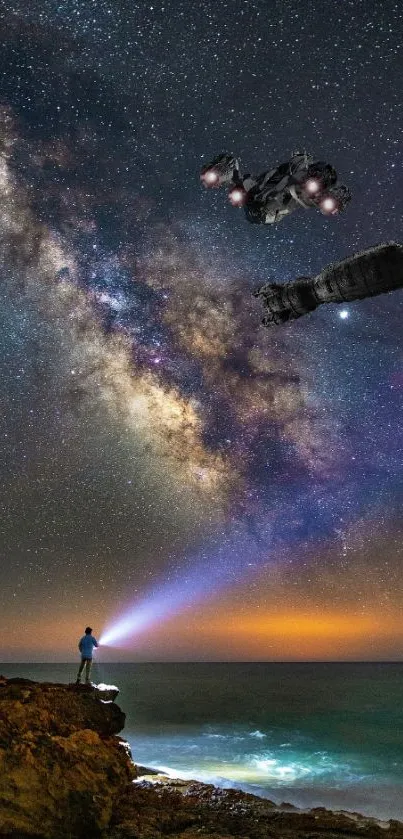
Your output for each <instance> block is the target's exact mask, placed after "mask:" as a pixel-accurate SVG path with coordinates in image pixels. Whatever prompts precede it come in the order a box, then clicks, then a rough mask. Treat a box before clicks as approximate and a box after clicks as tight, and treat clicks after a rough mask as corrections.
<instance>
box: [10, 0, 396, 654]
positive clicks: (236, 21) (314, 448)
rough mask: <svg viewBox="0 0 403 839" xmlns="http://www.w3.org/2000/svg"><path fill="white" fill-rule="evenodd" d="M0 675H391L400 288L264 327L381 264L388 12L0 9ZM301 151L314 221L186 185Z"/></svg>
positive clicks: (392, 132)
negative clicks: (334, 175) (326, 177)
mask: <svg viewBox="0 0 403 839" xmlns="http://www.w3.org/2000/svg"><path fill="white" fill-rule="evenodd" d="M0 31H1V42H2V48H1V51H0V193H1V203H0V251H1V262H0V275H1V289H2V292H1V293H2V299H1V306H0V319H1V325H0V400H1V420H0V423H1V425H0V441H1V442H0V467H1V478H0V501H1V532H0V548H1V572H0V598H1V607H0V625H1V636H0V637H1V648H0V660H3V661H6V660H20V661H35V660H53V661H54V660H56V661H63V660H68V659H72V658H75V656H76V643H77V638H78V637H79V636H80V635H81V634H82V631H83V628H84V627H85V626H86V625H87V624H88V623H90V625H92V626H93V628H94V632H95V633H96V634H97V635H101V634H102V633H103V632H104V631H105V630H110V629H111V627H112V626H113V625H114V623H115V622H116V620H120V619H121V618H122V617H123V618H125V616H126V615H127V610H128V609H129V611H130V609H133V606H135V611H134V612H133V616H134V618H135V616H136V614H137V615H141V616H142V619H143V618H144V620H143V623H141V621H140V624H141V626H138V627H137V630H135V627H134V628H133V631H132V634H128V635H127V636H126V637H125V638H124V639H122V641H121V642H120V643H121V644H122V645H124V646H123V649H122V648H120V646H119V647H116V648H115V647H113V648H112V647H111V648H108V649H103V650H100V651H99V658H100V659H103V660H104V661H107V660H112V659H114V660H124V659H127V660H182V659H184V660H186V659H189V660H199V659H202V660H209V659H211V660H217V659H218V660H222V659H234V660H244V659H252V660H266V659H268V660H271V659H273V660H297V659H320V660H322V659H352V660H357V659H401V658H402V657H403V624H402V620H401V613H402V607H403V566H402V530H403V525H402V500H403V471H402V465H403V436H402V430H403V427H402V395H403V341H402V326H401V323H402V315H403V292H397V293H394V294H390V295H385V296H382V297H377V298H375V299H372V300H365V301H361V302H357V303H354V304H349V305H348V306H347V307H345V308H346V311H347V316H346V317H345V318H341V317H340V312H341V308H340V307H337V306H327V307H326V306H324V307H322V308H321V309H319V310H317V311H316V312H315V313H313V314H312V315H310V316H307V317H305V318H302V319H301V320H299V321H297V322H296V323H292V324H290V325H287V326H284V327H277V328H272V329H271V330H268V329H265V328H264V327H263V326H261V323H260V321H261V317H262V315H263V312H262V311H261V309H260V304H259V302H258V301H257V300H255V299H254V298H253V296H252V294H251V292H252V291H253V289H254V288H256V287H257V286H259V285H261V284H262V283H264V282H267V281H269V280H277V281H280V282H283V281H287V280H290V279H293V278H294V277H297V276H301V275H305V276H307V275H314V274H316V273H318V272H319V271H320V270H321V268H323V267H324V266H325V265H327V264H328V263H329V262H332V261H334V260H338V259H341V258H343V257H344V256H347V255H349V254H352V253H354V252H355V251H357V250H361V249H363V248H366V247H369V246H372V245H376V244H378V243H380V242H386V241H397V242H402V241H403V235H402V217H403V178H402V164H403V153H402V142H403V107H402V90H403V54H402V53H403V50H402V43H403V7H402V4H401V2H398V0H383V2H381V3H379V2H375V0H343V2H341V0H339V2H335V0H314V2H312V3H303V2H301V1H300V0H289V1H288V0H284V2H281V0H254V2H251V1H249V0H244V1H243V0H227V2H225V1H224V2H215V0H205V1H204V2H203V0H202V2H201V3H196V2H194V0H166V2H160V0H155V2H154V3H152V2H151V3H150V4H149V3H148V2H144V3H138V4H137V3H135V2H132V0H110V2H106V0H93V2H91V0H40V2H39V0H31V2H30V3H27V2H26V0H19V2H18V1H17V0H16V2H11V1H10V2H7V0H6V2H5V3H4V2H3V3H2V5H1V7H0ZM297 149H298V150H300V149H302V150H303V149H306V150H307V151H308V152H309V153H311V154H313V155H314V156H316V157H317V158H319V159H323V160H328V161H329V162H330V163H332V164H333V165H334V166H335V167H336V169H337V171H338V173H339V177H340V179H341V181H342V182H345V183H346V184H347V185H348V186H349V187H350V188H351V190H352V193H353V199H352V202H351V204H350V205H349V207H348V209H347V210H346V212H345V213H344V214H343V215H341V216H340V217H339V218H333V217H332V218H328V217H325V216H323V215H322V214H320V213H319V212H317V211H314V210H313V211H311V212H306V213H305V212H303V211H302V210H301V211H300V212H296V213H294V214H293V215H292V216H291V217H290V218H286V219H284V220H283V221H282V222H281V224H279V225H278V226H276V227H267V228H264V227H263V226H258V225H248V222H247V221H246V219H245V217H244V215H243V212H242V210H239V209H234V208H232V207H231V206H230V204H229V203H228V201H227V199H226V195H225V192H220V191H217V192H214V191H213V192H210V191H207V190H203V188H202V187H201V185H200V181H199V170H200V167H201V166H202V165H203V164H204V163H206V162H208V161H209V160H210V159H212V158H213V157H215V156H216V155H217V154H219V153H221V152H223V151H232V152H234V153H235V154H236V155H237V156H239V157H240V158H241V161H242V163H243V166H244V170H246V171H252V172H255V173H259V172H261V171H264V169H269V168H272V167H273V166H275V165H276V164H277V163H281V162H283V161H284V160H287V158H288V156H289V155H290V154H291V153H292V152H293V151H295V150H297Z"/></svg>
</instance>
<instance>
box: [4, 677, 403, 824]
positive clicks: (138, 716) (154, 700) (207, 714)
mask: <svg viewBox="0 0 403 839" xmlns="http://www.w3.org/2000/svg"><path fill="white" fill-rule="evenodd" d="M0 672H2V673H4V675H6V676H11V675H22V676H26V677H28V678H33V679H38V680H40V681H41V680H50V681H62V682H68V681H72V680H73V679H74V677H75V672H76V667H75V665H74V664H73V665H68V664H60V665H44V664H32V665H28V664H15V665H10V664H4V665H0ZM93 678H94V681H104V682H107V683H113V684H116V685H118V687H119V688H120V697H119V704H120V705H121V707H122V708H123V710H124V711H125V712H126V714H127V718H126V728H125V731H124V736H125V738H126V739H127V740H128V741H129V743H130V745H131V748H132V753H133V758H134V760H135V761H136V762H137V763H140V764H143V765H146V766H152V767H158V768H161V769H163V770H164V771H168V772H170V773H172V774H173V775H175V776H179V777H185V778H196V779H201V780H203V781H207V782H213V783H216V784H219V785H221V786H236V787H239V788H242V789H246V790H248V791H250V792H255V793H256V794H259V795H264V796H265V797H268V798H270V799H272V800H273V801H276V802H282V801H289V802H292V803H294V804H297V805H298V806H302V807H312V806H326V807H331V808H336V809H348V810H356V811H359V812H361V813H364V814H368V815H374V816H377V817H378V818H382V819H387V818H398V819H402V820H403V704H402V699H403V663H402V664H393V663H362V664H338V663H337V664H333V663H324V664H317V663H315V664H288V663H287V664H277V663H275V664H271V663H246V664H232V663H231V664H218V663H207V664H187V663H186V664H172V663H167V664H154V663H153V664H97V665H96V666H95V667H94V671H93Z"/></svg>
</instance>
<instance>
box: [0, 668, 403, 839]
mask: <svg viewBox="0 0 403 839" xmlns="http://www.w3.org/2000/svg"><path fill="white" fill-rule="evenodd" d="M117 693H118V691H117V689H112V688H108V687H107V686H102V687H101V686H100V687H99V688H96V687H92V688H86V687H77V686H75V685H62V684H51V683H38V682H33V681H30V680H28V679H5V678H3V677H0V839H6V838H7V839H34V837H36V839H38V837H43V839H84V837H85V839H96V837H98V839H129V837H131V839H163V837H170V839H232V837H238V839H267V837H271V839H321V837H323V839H324V837H326V839H336V837H340V839H341V837H344V839H355V837H368V839H381V837H382V838H383V839H385V835H386V836H387V837H388V839H403V823H401V822H398V821H395V820H390V821H389V822H382V823H380V822H379V821H377V820H376V819H371V818H368V817H364V816H361V815H359V814H352V813H344V812H337V813H334V812H332V811H330V810H325V809H324V808H315V809H313V810H309V811H302V810H298V809H297V808H296V807H293V806H292V805H290V804H286V803H285V804H281V805H279V806H278V805H275V804H273V803H272V802H271V801H268V800H266V799H262V798H258V797H257V796H254V795H249V794H247V793H244V792H240V791H238V790H227V789H226V790H224V789H218V788H216V787H214V786H212V785H210V784H202V783H198V782H195V781H180V780H172V779H170V778H164V777H161V776H159V775H150V776H148V777H144V775H145V773H146V772H149V771H150V770H146V769H145V768H144V767H140V766H136V764H135V762H133V760H132V759H131V755H130V751H129V749H128V747H127V744H126V743H125V742H124V741H123V740H121V739H120V738H119V737H117V736H116V735H117V734H119V733H120V732H121V731H122V729H123V728H124V723H125V715H124V713H123V712H122V711H121V709H120V708H119V707H118V705H116V703H115V702H114V699H115V698H116V696H117ZM134 759H135V756H134Z"/></svg>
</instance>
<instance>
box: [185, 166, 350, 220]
mask: <svg viewBox="0 0 403 839" xmlns="http://www.w3.org/2000/svg"><path fill="white" fill-rule="evenodd" d="M200 179H201V182H202V184H203V185H204V186H205V187H208V188H217V187H220V186H226V187H229V192H228V198H229V200H230V202H231V204H232V205H233V206H234V207H243V208H244V211H245V215H246V218H247V219H248V221H250V222H252V223H253V224H277V223H278V222H279V221H281V219H282V218H284V217H285V216H288V215H290V213H293V212H294V210H298V209H299V208H301V207H303V208H304V209H305V210H308V209H310V208H312V207H317V208H318V209H319V210H321V212H322V213H324V214H325V215H336V214H338V213H341V212H342V211H343V210H344V209H345V208H346V206H347V204H348V203H349V201H350V200H351V193H350V190H349V189H348V188H347V187H346V186H344V185H343V184H339V183H338V180H337V172H336V170H335V169H334V168H333V166H331V165H330V164H329V163H324V162H323V161H321V160H314V158H313V157H311V155H309V154H306V152H295V153H294V154H293V155H292V156H291V158H290V159H289V160H287V162H286V163H282V164H281V165H280V166H277V167H276V168H274V169H270V170H269V171H267V172H263V173H262V174H261V175H257V176H255V175H242V174H241V171H240V165H239V162H238V160H237V159H236V158H235V157H234V156H233V155H232V154H220V155H219V156H218V157H216V158H215V159H214V160H212V161H211V163H208V164H207V165H206V166H203V168H202V170H201V174H200Z"/></svg>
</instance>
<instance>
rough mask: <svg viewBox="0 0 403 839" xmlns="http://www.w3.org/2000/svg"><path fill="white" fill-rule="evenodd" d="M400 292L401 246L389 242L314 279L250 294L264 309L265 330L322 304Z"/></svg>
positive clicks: (274, 285)
mask: <svg viewBox="0 0 403 839" xmlns="http://www.w3.org/2000/svg"><path fill="white" fill-rule="evenodd" d="M398 288H403V245H399V244H396V243H395V242H389V243H386V244H382V245H378V246H377V247H374V248H369V249H368V250H366V251H361V253H357V254H354V255H353V256H349V257H347V259H343V260H342V261H341V262H337V263H334V264H332V265H328V266H327V268H324V269H323V271H321V273H320V274H318V276H317V277H298V278H297V279H296V280H293V281H292V282H290V283H286V284H285V285H281V284H280V283H266V285H263V286H261V287H260V288H258V289H257V291H255V292H254V296H255V297H260V298H261V300H262V301H263V305H264V306H265V308H266V309H267V314H266V315H265V317H264V318H263V320H262V323H263V324H264V325H265V326H271V325H272V324H280V323H287V322H288V321H290V320H296V318H299V317H301V315H306V314H307V313H308V312H313V311H314V309H316V308H317V307H318V306H320V305H321V304H322V303H346V302H348V301H351V300H362V299H363V298H364V297H374V296H375V295H376V294H384V293H385V292H388V291H394V290H395V289H398Z"/></svg>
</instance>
